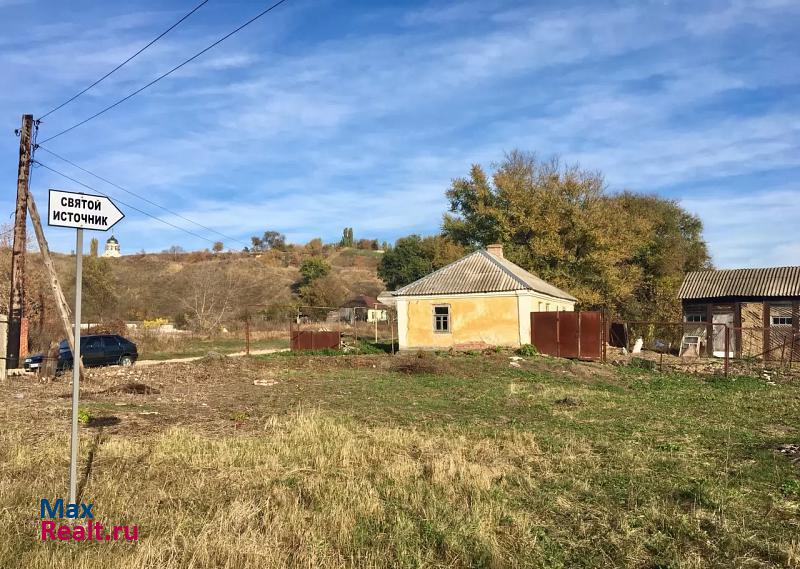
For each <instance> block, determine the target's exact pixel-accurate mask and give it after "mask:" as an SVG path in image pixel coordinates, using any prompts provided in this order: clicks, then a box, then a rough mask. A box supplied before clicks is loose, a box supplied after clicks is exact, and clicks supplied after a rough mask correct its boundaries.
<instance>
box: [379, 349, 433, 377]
mask: <svg viewBox="0 0 800 569" xmlns="http://www.w3.org/2000/svg"><path fill="white" fill-rule="evenodd" d="M390 369H391V370H392V371H396V372H400V373H407V374H433V375H435V374H437V373H439V372H440V366H439V362H438V361H436V359H435V358H434V357H432V356H427V355H425V354H419V355H416V356H397V358H395V360H394V361H393V362H392V364H391V367H390Z"/></svg>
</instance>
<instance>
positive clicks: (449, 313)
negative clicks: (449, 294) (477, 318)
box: [431, 304, 453, 334]
mask: <svg viewBox="0 0 800 569" xmlns="http://www.w3.org/2000/svg"><path fill="white" fill-rule="evenodd" d="M431 308H432V309H431V316H432V317H433V322H432V324H433V333H434V334H452V332H453V314H452V311H451V308H450V305H449V304H434V305H433V306H432V307H431ZM437 308H447V330H437V329H436V318H437V316H443V315H442V314H436V309H437Z"/></svg>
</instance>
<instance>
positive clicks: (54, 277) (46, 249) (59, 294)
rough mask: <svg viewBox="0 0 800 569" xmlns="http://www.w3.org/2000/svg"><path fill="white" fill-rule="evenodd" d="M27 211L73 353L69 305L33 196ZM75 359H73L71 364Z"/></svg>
mask: <svg viewBox="0 0 800 569" xmlns="http://www.w3.org/2000/svg"><path fill="white" fill-rule="evenodd" d="M28 210H29V211H30V213H31V223H32V224H33V231H34V233H36V240H37V241H38V243H39V252H41V254H42V260H43V261H44V266H45V268H46V269H47V275H48V276H49V277H50V289H51V290H52V291H53V297H54V298H55V301H56V308H57V309H58V315H59V317H60V318H61V326H62V328H63V329H64V335H65V336H66V338H67V343H69V349H70V351H71V352H72V353H73V354H74V353H75V336H74V335H73V333H72V325H71V324H70V320H71V319H72V315H71V314H70V309H69V304H67V299H66V297H65V296H64V291H63V289H62V288H61V282H60V281H59V280H58V273H56V268H55V265H53V258H52V257H51V256H50V246H49V245H48V244H47V239H46V238H45V236H44V230H43V229H42V218H41V217H40V216H39V210H38V209H37V207H36V200H34V199H33V194H30V195H28ZM74 361H75V358H74V357H73V363H74ZM78 363H79V365H80V370H81V375H82V376H84V377H85V374H84V372H85V370H84V367H83V360H79V362H78Z"/></svg>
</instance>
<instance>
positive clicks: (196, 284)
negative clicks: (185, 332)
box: [181, 268, 239, 333]
mask: <svg viewBox="0 0 800 569" xmlns="http://www.w3.org/2000/svg"><path fill="white" fill-rule="evenodd" d="M192 273H193V274H190V275H186V276H187V277H188V280H189V282H188V287H187V288H186V294H185V296H183V297H182V298H181V305H182V306H183V308H184V310H185V311H186V319H187V321H188V322H189V324H190V326H191V327H192V328H194V329H195V330H197V331H198V332H204V333H208V332H212V331H214V330H216V329H218V328H220V326H221V324H222V322H223V321H224V319H225V317H226V316H228V315H229V313H230V312H231V311H232V310H233V308H234V306H233V300H234V297H235V295H236V294H237V289H238V288H239V287H238V283H237V282H236V279H235V278H234V276H233V275H232V273H231V272H229V271H224V270H220V269H219V268H216V269H212V270H208V269H207V268H206V269H205V270H202V271H192Z"/></svg>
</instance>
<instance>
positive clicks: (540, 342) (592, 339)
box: [531, 311, 603, 360]
mask: <svg viewBox="0 0 800 569" xmlns="http://www.w3.org/2000/svg"><path fill="white" fill-rule="evenodd" d="M602 334H603V316H602V313H600V312H565V311H559V312H531V343H532V344H533V345H534V346H536V349H538V350H539V352H540V353H542V354H547V355H549V356H556V357H560V358H577V359H582V360H599V359H601V358H602V345H603V338H602Z"/></svg>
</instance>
